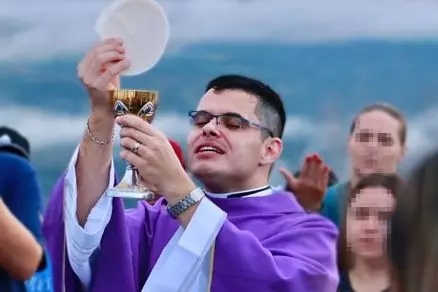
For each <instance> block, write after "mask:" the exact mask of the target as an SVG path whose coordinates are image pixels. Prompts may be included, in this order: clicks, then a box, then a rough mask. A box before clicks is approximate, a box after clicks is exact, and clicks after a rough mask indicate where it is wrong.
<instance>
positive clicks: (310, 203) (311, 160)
mask: <svg viewBox="0 0 438 292" xmlns="http://www.w3.org/2000/svg"><path fill="white" fill-rule="evenodd" d="M280 173H281V174H282V175H283V176H284V178H285V179H286V183H287V189H289V190H291V191H292V192H293V193H294V194H295V196H296V197H297V199H298V202H299V203H300V204H301V206H302V207H303V208H304V209H306V210H309V211H312V212H318V211H319V210H320V209H321V206H322V202H323V200H324V195H325V192H326V189H327V184H328V179H329V168H328V166H327V165H326V164H325V163H324V162H323V161H322V159H321V158H320V157H319V155H318V154H312V155H308V156H306V158H305V160H304V163H303V166H302V167H301V171H300V175H299V177H298V178H297V177H295V176H294V175H293V174H292V173H290V172H289V171H288V170H287V169H285V168H282V169H280Z"/></svg>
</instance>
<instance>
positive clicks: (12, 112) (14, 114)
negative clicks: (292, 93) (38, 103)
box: [0, 0, 438, 166]
mask: <svg viewBox="0 0 438 292" xmlns="http://www.w3.org/2000/svg"><path fill="white" fill-rule="evenodd" d="M110 2H111V1H95V0H38V1H35V0H0V7H2V9H1V10H0V48H1V50H0V65H1V64H2V63H3V64H10V65H11V66H10V67H9V69H10V70H12V71H14V72H20V70H24V71H23V72H26V70H27V69H28V68H29V66H31V64H32V62H44V61H49V60H53V59H57V58H62V57H63V56H66V55H68V54H81V53H84V52H85V51H86V50H87V49H88V48H89V47H90V46H91V45H92V44H93V43H94V42H96V41H97V40H98V38H97V35H96V33H95V32H94V30H93V27H94V22H95V20H96V19H97V17H98V15H99V12H100V11H101V10H102V9H103V8H104V7H105V6H106V5H108V4H109V3H110ZM158 2H159V3H161V4H162V5H163V7H164V8H165V10H166V12H167V14H168V18H169V20H170V23H171V39H170V42H169V47H168V49H167V51H166V55H167V56H169V55H176V56H178V55H180V56H181V57H186V56H184V55H183V54H184V51H183V50H181V48H183V47H184V46H187V45H191V44H196V43H203V42H219V43H233V42H253V43H257V42H260V43H266V42H271V41H276V42H284V43H290V44H303V43H306V44H308V43H313V44H315V45H317V44H318V43H324V42H329V41H350V40H357V39H381V40H388V41H391V40H423V39H429V40H438V17H437V12H438V1H424V0H418V1H414V0H407V1H402V0H397V1H396V0H388V1H376V0H358V1H348V0H332V1H324V0H319V1H315V0H306V1H302V0H301V1H297V0H270V1H267V0H240V1H237V0H163V1H158ZM431 57H433V56H431ZM1 74H7V72H2V73H0V77H1ZM0 81H1V78H0ZM437 100H438V99H437ZM437 115H438V105H437V104H435V105H431V106H430V108H428V109H425V111H424V112H422V113H419V114H417V115H415V116H411V117H409V127H410V133H409V147H410V149H415V150H414V151H411V152H410V155H412V156H415V155H416V153H424V152H425V151H428V150H429V149H431V148H433V147H435V146H436V145H437V144H438V124H437V123H436V122H433V121H434V120H435V121H436V116H437ZM85 119H86V116H77V115H74V114H71V115H67V114H59V113H57V112H47V111H45V110H44V109H43V108H40V109H36V108H27V107H26V106H25V105H19V104H14V103H13V101H11V102H10V104H7V105H3V107H2V108H0V124H9V125H13V126H15V127H17V128H18V129H20V130H21V131H22V132H23V133H24V134H26V135H27V136H28V137H29V138H30V140H31V141H32V144H33V145H34V148H35V149H36V150H39V149H47V148H48V147H50V146H53V145H54V144H57V143H71V144H74V143H77V142H78V141H79V139H80V137H81V135H82V132H83V129H84V123H85ZM154 123H155V124H156V126H157V127H158V128H160V129H163V131H164V132H165V133H166V134H168V135H169V136H172V137H176V138H177V139H179V140H180V141H182V142H183V141H184V136H185V133H186V132H187V130H188V127H189V125H188V124H187V121H186V119H185V118H184V117H183V116H180V115H176V114H171V113H166V112H162V113H160V115H158V116H157V119H156V121H155V122H154ZM175 124H177V125H180V126H181V128H178V129H176V128H175V126H174V125H175ZM53 125H58V126H59V127H58V129H54V128H53V127H52V126H53ZM48 128H51V130H50V131H47V129H48ZM66 128H68V129H69V131H65V129H66ZM339 128H340V127H339V125H338V124H336V122H333V123H330V122H328V121H327V120H326V121H323V122H316V121H314V120H312V119H310V118H309V117H303V116H289V121H288V124H287V127H286V135H285V138H286V139H292V138H294V137H301V138H303V137H304V138H305V139H307V141H308V143H307V145H306V147H305V149H304V152H306V151H324V150H327V149H326V148H329V147H337V146H336V145H337V144H336V145H335V146H333V142H334V141H333V140H334V139H333V137H338V136H339V135H341V134H340V133H339V131H340V130H339ZM316 130H318V131H319V132H323V133H325V134H324V135H318V136H315V135H314V134H313V133H315V131H316ZM335 140H336V139H335ZM337 140H338V141H337V142H338V143H341V144H344V140H342V139H337ZM279 165H280V166H281V165H284V163H282V162H280V164H279Z"/></svg>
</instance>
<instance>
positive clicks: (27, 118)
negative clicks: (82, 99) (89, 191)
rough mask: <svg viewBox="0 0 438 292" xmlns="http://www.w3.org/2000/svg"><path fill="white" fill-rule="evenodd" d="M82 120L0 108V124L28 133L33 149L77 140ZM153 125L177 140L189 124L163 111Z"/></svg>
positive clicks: (26, 110)
mask: <svg viewBox="0 0 438 292" xmlns="http://www.w3.org/2000/svg"><path fill="white" fill-rule="evenodd" d="M86 120H87V117H86V116H76V115H68V114H62V115H60V114H56V113H54V112H45V111H43V110H41V109H38V108H26V107H18V106H10V107H6V108H3V109H1V110H0V125H7V126H10V127H13V128H15V129H17V130H18V131H20V132H21V133H22V134H23V135H25V136H26V137H28V139H29V140H30V142H31V144H32V148H33V149H35V150H36V151H38V150H41V149H46V148H49V147H54V146H60V145H71V144H75V143H78V142H79V141H80V139H81V137H82V134H83V133H84V129H85V124H86ZM154 125H155V126H156V127H157V128H158V129H160V130H162V131H163V132H164V133H165V134H166V135H167V136H168V137H169V138H175V139H179V140H181V139H185V134H186V133H187V131H188V129H189V127H190V125H189V123H188V121H187V119H186V118H185V117H182V116H179V115H174V114H166V113H162V114H159V115H157V118H156V119H155V121H154ZM116 137H117V136H116ZM117 140H118V139H117Z"/></svg>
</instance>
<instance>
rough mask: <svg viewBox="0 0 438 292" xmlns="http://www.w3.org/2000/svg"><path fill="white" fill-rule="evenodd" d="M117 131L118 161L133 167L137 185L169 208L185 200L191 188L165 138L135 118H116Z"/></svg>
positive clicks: (128, 116)
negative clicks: (137, 175) (154, 195)
mask: <svg viewBox="0 0 438 292" xmlns="http://www.w3.org/2000/svg"><path fill="white" fill-rule="evenodd" d="M117 123H118V124H119V125H120V126H121V127H122V129H121V130H120V136H121V141H120V143H121V146H122V147H123V148H124V149H123V150H122V151H121V153H120V157H121V158H122V159H123V160H126V161H127V162H129V163H131V164H132V165H134V166H135V167H136V168H137V169H138V172H139V174H140V176H141V183H142V184H143V185H144V186H145V187H147V188H148V189H149V190H151V191H152V192H153V193H156V194H160V195H162V196H163V197H165V198H166V199H167V201H168V202H169V203H170V204H175V203H177V202H178V201H179V200H181V199H182V198H183V197H185V196H187V195H188V194H189V193H190V192H191V191H192V190H193V189H195V184H194V183H193V181H192V180H191V179H190V177H189V176H188V174H187V173H186V171H185V170H184V168H183V166H182V165H181V162H180V160H179V158H178V156H177V155H176V153H175V151H174V150H173V148H172V145H171V144H170V142H169V140H168V139H167V137H166V136H165V135H164V134H163V133H162V132H160V131H158V130H157V129H155V127H154V126H153V125H151V124H149V123H148V122H146V121H145V120H143V119H141V118H139V117H138V116H135V115H124V116H120V117H118V118H117Z"/></svg>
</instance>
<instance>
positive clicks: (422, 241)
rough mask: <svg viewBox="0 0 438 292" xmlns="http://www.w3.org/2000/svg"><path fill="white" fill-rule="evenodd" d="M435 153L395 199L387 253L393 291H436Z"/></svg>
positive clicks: (437, 168)
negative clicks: (390, 266) (390, 262)
mask: <svg viewBox="0 0 438 292" xmlns="http://www.w3.org/2000/svg"><path fill="white" fill-rule="evenodd" d="M437 223H438V151H435V152H434V153H432V154H430V155H428V156H427V157H426V158H424V160H423V161H422V162H421V163H419V164H418V166H417V167H416V168H415V169H414V170H413V171H412V173H411V174H410V175H409V177H408V179H407V185H406V190H405V191H404V192H402V194H401V195H400V196H399V197H398V198H397V205H396V209H395V213H394V216H393V218H392V220H391V225H390V230H391V236H390V239H389V253H390V258H391V260H392V264H393V267H394V280H395V281H394V286H395V288H394V290H393V291H395V292H436V291H438V224H437Z"/></svg>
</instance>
